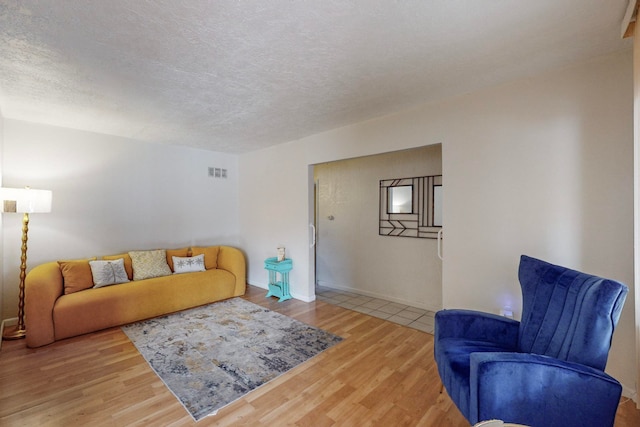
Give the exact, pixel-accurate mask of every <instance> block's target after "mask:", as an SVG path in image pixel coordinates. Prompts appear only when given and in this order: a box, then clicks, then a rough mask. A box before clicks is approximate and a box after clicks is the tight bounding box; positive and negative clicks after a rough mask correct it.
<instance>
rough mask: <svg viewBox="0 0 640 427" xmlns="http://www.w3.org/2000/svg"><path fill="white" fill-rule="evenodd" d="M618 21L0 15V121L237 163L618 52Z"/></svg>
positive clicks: (166, 0)
mask: <svg viewBox="0 0 640 427" xmlns="http://www.w3.org/2000/svg"><path fill="white" fill-rule="evenodd" d="M626 5H627V0H606V1H605V0H535V1H523V0H475V1H470V0H406V1H398V0H322V1H304V0H299V1H295V0H247V1H239V0H216V1H210V0H188V1H187V0H184V1H177V0H154V1H150V0H146V1H143V0H135V1H131V0H0V111H1V112H2V115H3V116H4V117H6V118H10V119H18V120H27V121H33V122H39V123H46V124H53V125H58V126H64V127H70V128H75V129H83V130H89V131H94V132H100V133H106V134H111V135H119V136H125V137H130V138H134V139H138V140H143V141H153V142H160V143H171V144H181V145H188V146H192V147H197V148H203V149H207V150H214V151H223V152H231V153H242V152H247V151H251V150H256V149H260V148H264V147H267V146H269V145H273V144H278V143H282V142H286V141H291V140H295V139H298V138H301V137H304V136H307V135H311V134H314V133H318V132H321V131H324V130H328V129H333V128H337V127H340V126H344V125H346V124H349V123H354V122H359V121H363V120H367V119H371V118H374V117H379V116H383V115H387V114H391V113H394V112H397V111H400V110H403V109H407V108H411V107H413V106H416V105H418V104H422V103H425V102H428V101H432V100H435V99H440V98H443V97H448V96H454V95H459V94H462V93H465V92H469V91H472V90H475V89H479V88H481V87H485V86H488V85H492V84H497V83H500V82H504V81H509V80H513V79H517V78H522V77H526V76H529V75H532V74H535V73H539V72H542V71H544V70H547V69H550V68H554V67H559V66H562V65H564V64H568V63H571V62H576V61H582V60H586V59H588V58H591V57H594V56H598V55H602V54H606V53H610V52H613V51H618V50H621V49H628V48H629V47H630V41H629V40H625V41H623V40H621V38H620V24H621V21H622V17H623V15H624V12H625V9H626Z"/></svg>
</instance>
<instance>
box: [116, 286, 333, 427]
mask: <svg viewBox="0 0 640 427" xmlns="http://www.w3.org/2000/svg"><path fill="white" fill-rule="evenodd" d="M122 330H123V331H124V332H125V334H127V336H128V337H129V339H130V340H131V341H132V342H133V344H134V345H135V346H136V348H137V349H138V350H139V351H140V353H141V354H142V356H144V358H145V359H146V360H147V362H148V363H149V365H150V366H151V368H153V370H154V371H155V372H156V373H157V374H158V376H159V377H160V378H161V379H162V381H163V382H164V383H165V384H166V385H167V387H168V388H169V390H171V392H172V393H173V394H174V395H175V396H176V397H177V398H178V400H179V401H180V402H181V403H182V404H183V405H184V407H185V408H186V409H187V411H188V412H189V413H190V414H191V416H192V417H193V418H194V420H196V421H198V420H200V419H202V418H204V417H206V416H208V415H215V413H216V412H217V411H218V409H220V408H221V407H223V406H225V405H227V404H229V403H231V402H233V401H235V400H236V399H238V398H240V397H242V396H243V395H245V394H246V393H248V392H250V391H251V390H254V389H255V388H257V387H259V386H261V385H262V384H265V383H266V382H268V381H270V380H272V379H274V378H276V377H277V376H279V375H281V374H283V373H285V372H287V371H288V370H290V369H291V368H293V367H295V366H297V365H298V364H300V363H302V362H304V361H306V360H308V359H310V358H311V357H313V356H315V355H317V354H319V353H321V352H322V351H324V350H326V349H328V348H329V347H331V346H333V345H335V344H337V343H339V342H340V341H341V340H342V338H340V337H338V336H335V335H333V334H330V333H329V332H326V331H323V330H321V329H318V328H314V327H312V326H309V325H306V324H304V323H302V322H299V321H297V320H295V319H292V318H290V317H287V316H284V315H282V314H280V313H276V312H274V311H271V310H268V309H266V308H264V307H261V306H259V305H256V304H253V303H251V302H248V301H245V300H243V299H241V298H233V299H230V300H226V301H220V302H216V303H213V304H210V305H206V306H203V307H198V308H194V309H191V310H186V311H182V312H180V313H175V314H170V315H167V316H162V317H157V318H154V319H149V320H145V321H142V322H138V323H134V324H132V325H127V326H124V327H123V328H122Z"/></svg>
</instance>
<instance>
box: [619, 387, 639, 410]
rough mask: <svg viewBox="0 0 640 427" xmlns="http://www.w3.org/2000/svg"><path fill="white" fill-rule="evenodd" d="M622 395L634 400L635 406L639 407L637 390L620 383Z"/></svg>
mask: <svg viewBox="0 0 640 427" xmlns="http://www.w3.org/2000/svg"><path fill="white" fill-rule="evenodd" d="M622 396H623V397H626V398H627V399H631V400H633V401H634V402H636V406H637V407H639V408H640V402H639V401H638V391H637V390H634V389H632V388H631V387H627V386H626V385H624V384H622Z"/></svg>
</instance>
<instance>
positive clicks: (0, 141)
mask: <svg viewBox="0 0 640 427" xmlns="http://www.w3.org/2000/svg"><path fill="white" fill-rule="evenodd" d="M3 147H4V116H3V115H2V110H0V187H2V164H3V163H4V155H3V154H2V152H3ZM2 217H3V215H0V261H1V260H2V259H3V256H4V245H3V244H2V241H3V238H4V232H3V227H2ZM3 276H4V266H3V265H2V262H0V321H2V320H3V319H6V318H8V316H5V315H4V310H3V307H4V305H3V302H2V301H3V295H2V294H3V292H1V290H2V287H3V286H2V285H3V282H2V277H3ZM16 310H17V309H16Z"/></svg>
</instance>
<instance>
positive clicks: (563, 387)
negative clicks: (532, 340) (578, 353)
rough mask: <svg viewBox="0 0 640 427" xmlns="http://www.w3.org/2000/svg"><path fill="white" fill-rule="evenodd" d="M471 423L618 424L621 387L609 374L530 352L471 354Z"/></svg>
mask: <svg viewBox="0 0 640 427" xmlns="http://www.w3.org/2000/svg"><path fill="white" fill-rule="evenodd" d="M470 368H471V373H470V394H471V396H470V398H471V399H470V411H469V412H470V418H471V419H470V420H469V421H470V422H471V424H474V423H477V422H479V421H482V420H489V419H501V420H504V421H505V422H512V423H518V424H525V425H531V426H554V425H562V426H563V427H565V426H566V427H572V426H576V427H577V426H580V427H590V426H592V427H606V426H613V422H614V418H615V414H616V409H617V408H618V403H619V401H620V395H621V393H622V386H621V385H620V383H619V382H618V381H616V380H615V379H614V378H612V377H610V376H609V375H607V374H606V373H604V372H602V371H600V370H598V369H594V368H591V367H589V366H585V365H581V364H578V363H573V362H565V361H562V360H558V359H555V358H552V357H548V356H541V355H537V354H527V353H472V354H471V365H470Z"/></svg>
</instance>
